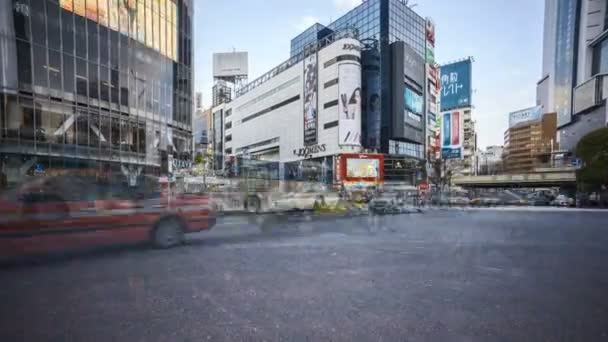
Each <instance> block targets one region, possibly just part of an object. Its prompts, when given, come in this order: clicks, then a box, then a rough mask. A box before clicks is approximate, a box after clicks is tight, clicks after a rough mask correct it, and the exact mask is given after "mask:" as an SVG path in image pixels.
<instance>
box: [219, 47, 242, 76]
mask: <svg viewBox="0 0 608 342" xmlns="http://www.w3.org/2000/svg"><path fill="white" fill-rule="evenodd" d="M247 75H249V53H248V52H236V51H235V52H222V53H214V54H213V77H215V78H222V77H228V78H230V77H237V76H245V77H246V76H247Z"/></svg>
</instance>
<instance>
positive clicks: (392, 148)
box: [388, 140, 424, 159]
mask: <svg viewBox="0 0 608 342" xmlns="http://www.w3.org/2000/svg"><path fill="white" fill-rule="evenodd" d="M388 153H389V154H394V155H406V156H410V157H414V158H418V159H424V146H423V145H420V144H413V143H408V142H402V141H395V140H389V145H388Z"/></svg>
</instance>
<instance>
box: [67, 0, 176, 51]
mask: <svg viewBox="0 0 608 342" xmlns="http://www.w3.org/2000/svg"><path fill="white" fill-rule="evenodd" d="M59 4H60V6H61V8H63V9H64V10H66V11H69V12H72V13H74V14H76V15H78V16H81V17H84V18H87V19H89V20H93V21H95V22H97V23H99V24H101V25H104V26H106V27H109V28H110V29H112V30H114V31H117V32H120V33H122V34H124V35H126V36H129V37H131V38H133V39H136V40H138V41H139V42H141V43H142V44H144V45H146V46H148V47H149V48H151V49H154V50H156V51H158V52H160V53H161V54H162V55H164V56H166V57H168V58H171V59H173V60H176V59H177V25H178V23H177V5H176V4H175V0H148V1H144V0H107V1H86V0H60V2H59ZM163 28H164V29H163Z"/></svg>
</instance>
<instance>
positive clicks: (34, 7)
mask: <svg viewBox="0 0 608 342" xmlns="http://www.w3.org/2000/svg"><path fill="white" fill-rule="evenodd" d="M45 3H46V1H31V3H30V8H31V11H30V16H31V20H32V40H33V41H34V43H37V44H41V45H46V23H45V17H46V15H45V13H44V4H45Z"/></svg>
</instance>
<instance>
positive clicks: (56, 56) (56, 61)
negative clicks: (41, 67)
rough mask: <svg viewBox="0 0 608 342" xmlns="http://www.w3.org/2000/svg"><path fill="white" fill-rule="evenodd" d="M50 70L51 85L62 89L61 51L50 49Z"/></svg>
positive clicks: (56, 88)
mask: <svg viewBox="0 0 608 342" xmlns="http://www.w3.org/2000/svg"><path fill="white" fill-rule="evenodd" d="M48 70H49V85H50V87H51V88H52V89H55V90H61V89H62V88H61V52H59V51H54V50H49V63H48Z"/></svg>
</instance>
